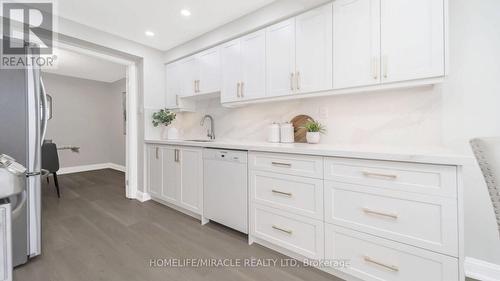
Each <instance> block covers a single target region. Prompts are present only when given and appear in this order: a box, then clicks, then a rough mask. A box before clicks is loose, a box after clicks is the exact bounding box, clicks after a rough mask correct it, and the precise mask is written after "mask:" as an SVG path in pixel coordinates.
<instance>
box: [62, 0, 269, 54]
mask: <svg viewBox="0 0 500 281" xmlns="http://www.w3.org/2000/svg"><path fill="white" fill-rule="evenodd" d="M271 2H274V0H142V1H137V0H105V1H103V0H84V1H82V0H62V1H58V3H57V10H58V11H56V13H57V14H58V15H59V16H60V17H63V18H66V19H69V20H72V21H75V22H78V23H81V24H85V25H87V26H90V27H93V28H96V29H99V30H102V31H106V32H108V33H111V34H114V35H118V36H120V37H123V38H126V39H129V40H132V41H136V42H138V43H142V44H144V45H147V46H150V47H153V48H156V49H160V50H168V49H170V48H172V47H175V46H177V45H180V44H182V43H184V42H187V41H189V40H191V39H193V38H195V37H197V36H199V35H202V34H203V33H206V32H208V31H210V30H212V29H215V28H217V27H219V26H221V25H224V24H226V23H228V22H231V21H233V20H235V19H237V18H239V17H241V16H243V15H246V14H248V13H251V12H253V11H255V10H257V9H259V8H261V7H264V6H266V5H268V4H270V3H271ZM182 9H188V10H189V11H191V16H190V17H184V16H182V15H181V14H180V11H181V10H182ZM146 30H150V31H152V32H154V33H155V36H154V37H148V36H146V35H145V34H144V33H145V31H146Z"/></svg>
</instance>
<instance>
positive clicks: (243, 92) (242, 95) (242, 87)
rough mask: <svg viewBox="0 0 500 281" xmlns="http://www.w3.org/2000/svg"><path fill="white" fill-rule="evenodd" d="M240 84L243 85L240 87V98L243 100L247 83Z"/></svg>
mask: <svg viewBox="0 0 500 281" xmlns="http://www.w3.org/2000/svg"><path fill="white" fill-rule="evenodd" d="M240 84H241V87H240V90H241V92H240V97H242V98H243V97H245V82H240Z"/></svg>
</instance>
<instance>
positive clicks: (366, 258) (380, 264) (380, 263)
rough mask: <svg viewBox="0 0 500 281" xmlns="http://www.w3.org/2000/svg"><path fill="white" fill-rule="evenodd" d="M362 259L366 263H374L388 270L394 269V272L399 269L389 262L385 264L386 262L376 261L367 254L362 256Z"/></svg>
mask: <svg viewBox="0 0 500 281" xmlns="http://www.w3.org/2000/svg"><path fill="white" fill-rule="evenodd" d="M363 260H364V261H365V262H367V263H372V264H375V265H378V266H380V267H383V268H385V269H388V270H390V271H394V272H398V271H399V267H398V266H395V265H391V264H386V263H383V262H380V261H377V260H375V259H373V258H371V257H369V256H364V257H363Z"/></svg>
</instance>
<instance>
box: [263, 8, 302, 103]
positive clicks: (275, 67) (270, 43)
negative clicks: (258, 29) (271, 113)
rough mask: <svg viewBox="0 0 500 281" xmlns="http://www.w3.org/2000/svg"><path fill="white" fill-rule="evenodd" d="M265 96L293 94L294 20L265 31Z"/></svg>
mask: <svg viewBox="0 0 500 281" xmlns="http://www.w3.org/2000/svg"><path fill="white" fill-rule="evenodd" d="M266 56H267V59H266V75H267V95H268V96H283V95H290V94H292V93H293V92H294V88H295V85H294V84H295V83H294V73H295V19H294V18H293V19H289V20H286V21H283V22H280V23H278V24H275V25H273V26H270V27H268V28H267V29H266Z"/></svg>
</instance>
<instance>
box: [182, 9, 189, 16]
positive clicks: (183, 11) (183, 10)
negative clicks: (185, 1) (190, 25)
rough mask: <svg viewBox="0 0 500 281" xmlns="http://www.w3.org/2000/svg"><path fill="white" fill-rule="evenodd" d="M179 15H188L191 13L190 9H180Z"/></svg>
mask: <svg viewBox="0 0 500 281" xmlns="http://www.w3.org/2000/svg"><path fill="white" fill-rule="evenodd" d="M181 15H183V16H185V17H189V16H190V15H191V11H189V10H188V9H182V10H181Z"/></svg>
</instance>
